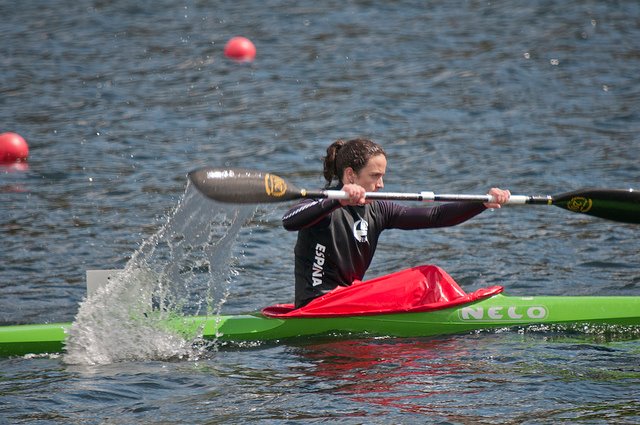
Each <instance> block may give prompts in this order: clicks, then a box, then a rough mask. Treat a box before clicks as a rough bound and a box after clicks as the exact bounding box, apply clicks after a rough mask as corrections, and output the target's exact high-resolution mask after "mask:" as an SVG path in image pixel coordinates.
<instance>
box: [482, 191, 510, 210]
mask: <svg viewBox="0 0 640 425" xmlns="http://www.w3.org/2000/svg"><path fill="white" fill-rule="evenodd" d="M488 195H491V196H493V199H494V200H495V202H485V204H484V206H485V207H487V208H501V207H502V205H503V204H506V203H507V202H508V201H509V198H510V197H511V192H509V191H508V190H506V189H500V188H497V187H492V188H491V190H489V193H488Z"/></svg>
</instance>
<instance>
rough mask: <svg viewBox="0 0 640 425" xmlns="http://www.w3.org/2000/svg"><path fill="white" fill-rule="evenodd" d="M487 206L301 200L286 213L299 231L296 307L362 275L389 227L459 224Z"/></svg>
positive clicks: (286, 220)
mask: <svg viewBox="0 0 640 425" xmlns="http://www.w3.org/2000/svg"><path fill="white" fill-rule="evenodd" d="M485 209H486V208H485V207H484V205H482V204H470V203H447V204H442V205H437V206H433V207H406V206H403V205H400V204H398V203H395V202H390V201H373V202H372V203H370V204H366V205H363V206H348V207H342V206H341V205H340V202H339V201H338V200H328V199H325V200H303V201H301V202H300V203H298V204H297V205H295V206H294V207H293V208H292V209H290V210H289V211H288V212H287V213H286V214H285V215H284V217H283V218H282V223H283V226H284V228H285V229H287V230H291V231H298V240H297V243H296V246H295V250H294V253H295V281H296V284H295V305H296V307H301V306H303V305H305V304H307V303H308V302H309V301H311V300H313V299H314V298H317V297H319V296H320V295H322V294H324V293H327V292H328V291H330V290H332V289H334V288H336V287H337V286H348V285H351V283H352V282H353V281H354V280H362V278H363V277H364V274H365V272H366V271H367V269H368V268H369V265H370V264H371V260H372V259H373V255H374V253H375V250H376V246H377V245H378V237H379V236H380V234H381V233H382V231H383V230H385V229H404V230H412V229H425V228H433V227H446V226H454V225H456V224H459V223H462V222H464V221H466V220H468V219H470V218H472V217H474V216H476V215H478V214H479V213H481V212H482V211H484V210H485Z"/></svg>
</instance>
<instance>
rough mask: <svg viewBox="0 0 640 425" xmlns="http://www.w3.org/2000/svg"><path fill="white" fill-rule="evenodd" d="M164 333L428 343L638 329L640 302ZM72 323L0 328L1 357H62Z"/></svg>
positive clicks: (495, 299)
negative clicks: (523, 330)
mask: <svg viewBox="0 0 640 425" xmlns="http://www.w3.org/2000/svg"><path fill="white" fill-rule="evenodd" d="M162 323H163V326H164V327H166V329H167V330H170V331H172V332H175V333H177V334H180V335H182V336H184V337H185V338H189V339H191V338H194V337H196V336H202V337H204V338H205V339H209V340H212V339H216V340H219V341H230V342H243V341H274V340H284V339H290V338H301V337H313V336H321V335H354V336H363V335H369V336H389V337H430V336H437V335H449V334H464V333H469V332H473V331H480V330H489V329H495V328H513V327H525V326H531V325H566V326H570V327H571V328H572V329H579V327H581V326H582V325H613V326H618V327H627V326H633V327H636V326H640V297H631V296H629V297H625V296H618V297H605V296H603V297H584V296H583V297H571V296H540V297H513V296H507V295H503V294H497V295H494V296H492V297H490V298H486V299H482V300H479V301H476V302H473V303H469V304H463V305H458V306H454V307H451V308H444V309H439V310H432V311H424V312H415V313H393V314H378V315H360V316H346V317H326V318H324V317H323V318H307V317H305V318H286V319H282V318H269V317H265V316H264V315H262V314H261V313H252V314H245V315H229V316H208V317H207V316H191V317H181V318H174V319H171V320H167V321H164V322H162ZM70 326H71V324H70V323H54V324H42V325H15V326H4V327H0V356H3V357H6V356H18V355H25V354H30V353H33V354H43V353H60V352H63V351H64V341H65V338H66V330H67V329H68V328H69V327H70Z"/></svg>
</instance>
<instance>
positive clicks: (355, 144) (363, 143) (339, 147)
mask: <svg viewBox="0 0 640 425" xmlns="http://www.w3.org/2000/svg"><path fill="white" fill-rule="evenodd" d="M376 155H384V156H385V157H386V156H387V154H386V153H385V151H384V149H382V146H380V145H378V144H377V143H375V142H372V141H371V140H368V139H352V140H349V141H346V142H345V141H344V140H342V139H338V140H336V141H335V142H333V143H332V144H331V145H330V146H329V147H328V148H327V156H325V157H324V178H325V180H326V181H327V187H329V186H331V182H332V181H333V179H334V178H335V179H337V180H338V181H339V182H340V183H342V174H343V173H344V170H345V169H346V168H347V167H351V168H353V171H355V172H356V173H358V172H360V170H362V169H363V168H364V167H365V166H366V165H367V161H369V159H370V158H371V157H372V156H376Z"/></svg>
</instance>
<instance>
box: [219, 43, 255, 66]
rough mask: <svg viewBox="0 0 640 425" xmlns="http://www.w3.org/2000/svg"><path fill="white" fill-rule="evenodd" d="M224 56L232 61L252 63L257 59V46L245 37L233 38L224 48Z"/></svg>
mask: <svg viewBox="0 0 640 425" xmlns="http://www.w3.org/2000/svg"><path fill="white" fill-rule="evenodd" d="M224 55H225V56H226V57H228V58H230V59H234V60H237V61H242V62H251V61H252V60H253V59H255V57H256V46H254V45H253V43H252V42H251V40H249V39H248V38H245V37H233V38H232V39H231V40H229V41H228V42H227V44H226V46H224Z"/></svg>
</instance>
